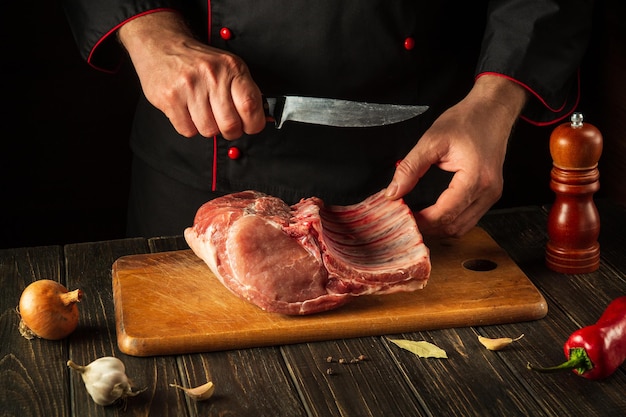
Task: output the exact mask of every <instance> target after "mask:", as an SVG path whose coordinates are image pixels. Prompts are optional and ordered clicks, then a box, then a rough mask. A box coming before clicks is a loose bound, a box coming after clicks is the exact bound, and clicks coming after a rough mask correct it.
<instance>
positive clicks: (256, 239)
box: [185, 191, 430, 315]
mask: <svg viewBox="0 0 626 417" xmlns="http://www.w3.org/2000/svg"><path fill="white" fill-rule="evenodd" d="M185 239H186V241H187V243H188V244H189V246H190V247H191V249H192V250H193V251H194V253H195V254H196V255H197V256H198V257H200V258H201V259H202V260H204V261H205V262H206V263H207V265H208V266H209V268H210V269H211V271H213V273H214V274H215V275H216V276H217V278H218V279H219V280H220V281H221V282H222V284H224V285H225V286H226V287H227V288H228V289H230V290H231V291H232V292H233V293H235V294H237V295H238V296H240V297H242V298H244V299H246V300H248V301H249V302H251V303H254V304H256V305H257V306H258V307H260V308H262V309H263V310H266V311H269V312H276V313H282V314H291V315H298V314H299V315H304V314H311V313H317V312H322V311H327V310H331V309H334V308H337V307H339V306H341V305H343V304H345V303H347V302H348V301H350V300H351V299H352V298H353V297H355V296H361V295H370V294H391V293H395V292H400V291H415V290H418V289H421V288H423V287H424V286H425V285H426V282H427V281H428V278H429V276H430V255H429V251H428V248H427V247H426V245H425V244H424V242H423V239H422V235H421V234H420V232H419V230H418V228H417V225H416V223H415V219H414V218H413V215H412V213H411V211H410V209H409V208H408V206H407V205H406V204H405V203H404V202H403V201H402V200H396V201H390V200H388V199H386V198H385V197H384V191H381V192H379V193H377V194H374V195H372V196H371V197H368V198H367V199H365V200H364V201H362V202H361V203H358V204H354V205H350V206H325V205H324V203H323V201H322V200H320V199H319V198H316V197H311V198H306V199H303V200H301V201H300V202H299V203H297V204H294V205H293V206H288V205H287V204H286V203H285V202H283V201H282V200H281V199H279V198H276V197H272V196H268V195H266V194H263V193H260V192H256V191H243V192H240V193H235V194H229V195H226V196H224V197H220V198H217V199H215V200H211V201H209V202H207V203H205V204H204V205H203V206H202V207H200V209H199V210H198V212H197V213H196V217H195V220H194V225H193V226H192V227H189V228H187V229H186V230H185Z"/></svg>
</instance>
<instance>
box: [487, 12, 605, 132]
mask: <svg viewBox="0 0 626 417" xmlns="http://www.w3.org/2000/svg"><path fill="white" fill-rule="evenodd" d="M592 9H593V1H592V0H560V1H559V0H555V1H546V0H508V1H492V2H490V5H489V10H488V16H487V26H486V29H485V35H484V38H483V43H482V50H481V55H480V57H479V60H478V65H477V69H476V76H477V77H480V76H481V75H484V74H488V73H491V74H496V75H501V76H504V77H507V78H509V79H511V80H513V81H515V82H517V83H518V84H520V85H522V86H523V87H524V88H526V89H527V90H528V91H529V93H530V97H531V99H530V100H529V102H528V104H527V105H526V108H525V109H524V112H523V114H522V118H523V119H525V120H527V121H529V122H531V123H533V124H537V125H544V124H550V123H555V122H557V121H559V120H561V119H563V118H565V117H567V116H568V115H569V114H570V113H571V112H572V111H574V110H575V109H576V106H577V105H578V100H579V95H580V91H579V88H580V85H579V74H578V68H579V65H580V63H581V61H582V58H583V56H584V54H585V51H586V49H587V45H588V42H589V37H590V33H591V16H592Z"/></svg>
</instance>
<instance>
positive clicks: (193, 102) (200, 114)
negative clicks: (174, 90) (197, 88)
mask: <svg viewBox="0 0 626 417" xmlns="http://www.w3.org/2000/svg"><path fill="white" fill-rule="evenodd" d="M188 106H189V115H190V118H191V120H192V122H193V124H194V125H195V128H196V129H197V132H198V133H200V134H201V135H202V136H204V137H206V138H210V137H213V136H215V135H217V134H219V133H220V131H219V128H218V125H217V122H216V120H215V117H214V115H213V109H212V107H211V104H210V102H209V99H208V98H207V97H206V95H204V94H201V93H200V92H199V93H198V94H197V95H194V96H193V97H192V98H190V99H189V102H188Z"/></svg>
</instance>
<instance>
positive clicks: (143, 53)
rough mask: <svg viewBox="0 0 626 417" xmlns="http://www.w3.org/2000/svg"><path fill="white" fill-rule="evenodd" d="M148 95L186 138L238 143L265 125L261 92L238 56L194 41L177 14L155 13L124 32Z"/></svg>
mask: <svg viewBox="0 0 626 417" xmlns="http://www.w3.org/2000/svg"><path fill="white" fill-rule="evenodd" d="M118 34H119V38H120V41H121V42H122V44H123V45H124V47H125V48H126V50H127V51H128V53H129V55H130V57H131V60H132V62H133V65H134V67H135V70H136V72H137V75H138V77H139V80H140V82H141V87H142V89H143V92H144V94H145V96H146V98H147V99H148V101H150V103H152V104H153V105H154V106H155V107H157V108H158V109H160V110H161V111H162V112H163V113H165V115H166V116H167V117H168V118H169V119H170V122H171V123H172V125H173V126H174V128H175V129H176V131H178V133H180V134H181V135H183V136H186V137H191V136H194V135H196V134H198V133H200V134H201V135H202V136H205V137H211V136H214V135H217V134H220V133H221V134H222V136H223V137H224V138H225V139H237V138H238V137H240V136H241V135H242V134H243V133H248V134H254V133H258V132H260V131H261V130H262V129H263V128H264V127H265V114H264V111H263V104H262V100H261V92H260V90H259V88H258V87H257V85H256V84H255V82H254V81H253V80H252V77H251V75H250V72H249V71H248V68H247V66H246V64H245V63H244V62H243V61H242V60H241V59H240V58H239V57H237V56H235V55H232V54H229V53H227V52H225V51H222V50H219V49H216V48H212V47H210V46H208V45H205V44H203V43H202V42H198V41H197V40H195V39H194V38H193V36H192V35H191V33H190V31H189V29H188V28H187V27H186V26H185V24H184V22H183V20H182V18H181V17H180V16H179V15H178V14H176V13H174V12H155V13H151V14H148V15H144V16H141V17H138V18H136V19H133V20H131V21H129V22H128V23H126V24H124V26H122V27H121V28H120V29H119V32H118Z"/></svg>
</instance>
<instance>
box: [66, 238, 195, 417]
mask: <svg viewBox="0 0 626 417" xmlns="http://www.w3.org/2000/svg"><path fill="white" fill-rule="evenodd" d="M146 251H147V243H146V241H145V240H144V239H128V240H116V241H109V242H100V243H79V244H72V245H67V246H66V247H65V257H66V265H67V282H68V283H69V284H70V285H71V286H72V287H76V288H81V289H82V290H83V291H84V293H85V297H84V300H83V301H82V302H83V303H84V304H85V305H83V306H82V307H83V308H82V310H81V316H80V323H81V325H80V326H79V328H78V329H77V331H76V332H75V333H74V334H72V335H71V336H70V342H71V345H70V351H69V357H70V358H71V359H72V360H73V361H74V362H76V363H79V364H88V363H89V362H91V361H93V360H95V359H97V358H99V357H102V356H115V357H118V358H120V359H121V360H122V362H124V364H125V366H126V374H127V375H128V377H129V378H130V379H131V380H132V381H133V384H134V385H135V386H136V387H137V388H138V389H143V388H145V389H146V391H145V392H143V393H141V394H139V395H138V396H136V397H133V398H130V399H128V401H126V404H121V405H118V406H110V407H102V406H99V405H97V404H95V403H94V402H93V401H92V400H91V398H90V397H89V395H88V394H87V391H86V389H85V387H84V385H83V382H82V380H81V379H80V377H79V375H77V374H72V375H71V384H72V393H73V396H72V398H71V402H72V405H71V407H72V410H73V412H74V415H76V416H81V417H83V416H97V415H105V414H107V415H108V414H109V413H110V412H113V413H115V414H116V415H117V414H122V413H131V414H132V415H135V416H148V415H159V416H169V415H172V416H178V415H188V410H187V405H186V403H185V399H184V396H183V395H182V393H181V392H179V391H178V390H175V389H174V388H171V387H170V386H169V383H171V382H173V381H174V380H175V379H177V378H178V370H177V368H176V363H175V358H173V357H160V358H135V357H131V356H127V355H125V354H123V353H122V352H120V350H119V349H118V347H117V337H116V334H115V320H114V317H115V316H114V311H113V310H114V308H113V293H112V286H111V265H112V264H113V262H114V261H115V260H116V259H118V258H119V257H121V256H125V255H129V254H138V253H144V252H146ZM86 304H89V305H86Z"/></svg>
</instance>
